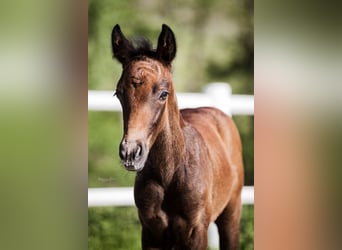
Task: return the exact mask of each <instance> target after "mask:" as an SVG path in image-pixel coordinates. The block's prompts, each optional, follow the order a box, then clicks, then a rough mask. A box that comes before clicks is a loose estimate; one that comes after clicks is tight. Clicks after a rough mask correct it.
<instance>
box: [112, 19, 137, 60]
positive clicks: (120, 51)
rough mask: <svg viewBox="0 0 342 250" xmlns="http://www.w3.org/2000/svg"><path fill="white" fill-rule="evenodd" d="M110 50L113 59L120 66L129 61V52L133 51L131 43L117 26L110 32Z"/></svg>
mask: <svg viewBox="0 0 342 250" xmlns="http://www.w3.org/2000/svg"><path fill="white" fill-rule="evenodd" d="M112 50H113V57H114V58H116V59H117V60H118V61H119V62H121V63H122V64H126V63H127V62H128V61H129V59H130V58H129V55H130V51H132V50H133V45H132V43H131V42H130V41H128V40H127V39H126V37H125V36H124V35H123V34H122V32H121V29H120V26H119V25H118V24H116V25H115V26H114V28H113V30H112Z"/></svg>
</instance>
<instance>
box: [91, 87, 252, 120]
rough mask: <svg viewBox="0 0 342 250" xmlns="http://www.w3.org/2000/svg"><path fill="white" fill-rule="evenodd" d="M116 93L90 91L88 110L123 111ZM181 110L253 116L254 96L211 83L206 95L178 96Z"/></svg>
mask: <svg viewBox="0 0 342 250" xmlns="http://www.w3.org/2000/svg"><path fill="white" fill-rule="evenodd" d="M113 94H114V91H101V90H89V91H88V110H91V111H121V105H120V102H119V101H118V99H117V98H115V97H113ZM177 99H178V105H179V108H196V107H203V106H210V107H216V108H219V109H221V110H222V111H223V112H225V113H226V114H229V115H253V114H254V96H253V95H232V89H231V87H230V85H228V84H226V83H211V84H209V85H207V87H206V88H205V90H204V93H179V94H177Z"/></svg>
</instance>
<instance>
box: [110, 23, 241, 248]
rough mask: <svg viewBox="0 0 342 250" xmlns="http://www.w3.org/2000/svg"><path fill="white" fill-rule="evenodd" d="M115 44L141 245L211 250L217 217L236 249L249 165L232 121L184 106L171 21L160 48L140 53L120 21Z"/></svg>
mask: <svg viewBox="0 0 342 250" xmlns="http://www.w3.org/2000/svg"><path fill="white" fill-rule="evenodd" d="M112 42H113V43H112V45H113V52H114V56H115V57H116V58H117V59H118V60H119V61H120V62H121V63H122V64H123V68H124V70H123V74H122V76H121V78H120V80H119V83H118V85H117V95H118V97H119V99H120V102H121V104H122V107H123V118H124V136H123V139H122V142H121V144H120V158H121V160H122V162H123V165H124V166H125V167H126V169H127V170H132V171H137V175H136V181H135V186H134V197H135V203H136V206H137V208H138V213H139V218H140V221H141V224H142V248H143V249H207V231H208V226H209V223H210V222H212V221H215V222H216V224H217V226H218V229H219V235H220V248H221V249H238V241H239V221H240V213H241V190H242V186H243V164H242V156H241V142H240V138H239V134H238V131H237V129H236V127H235V125H234V123H233V121H232V119H231V118H230V117H228V116H226V115H224V114H223V113H222V112H221V111H219V110H217V109H214V108H199V109H184V110H181V111H179V110H178V105H177V99H176V95H175V91H174V89H173V84H172V79H171V73H170V71H171V67H170V65H171V61H172V59H173V58H174V56H175V52H176V44H175V39H174V36H173V33H172V31H171V30H170V29H169V28H168V27H167V26H166V25H163V30H162V33H161V34H160V36H159V40H158V47H157V50H156V51H152V50H147V49H146V48H145V49H140V51H137V50H136V49H135V48H134V47H133V45H132V44H131V43H129V42H128V40H126V39H125V37H124V36H123V34H122V33H121V31H120V28H119V27H118V26H115V27H114V29H113V32H112ZM138 52H139V53H138Z"/></svg>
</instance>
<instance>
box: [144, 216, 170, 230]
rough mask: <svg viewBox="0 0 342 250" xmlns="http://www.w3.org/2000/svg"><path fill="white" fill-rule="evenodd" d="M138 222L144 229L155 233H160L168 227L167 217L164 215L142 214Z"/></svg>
mask: <svg viewBox="0 0 342 250" xmlns="http://www.w3.org/2000/svg"><path fill="white" fill-rule="evenodd" d="M140 220H141V221H142V224H143V226H144V227H147V228H149V229H150V231H152V232H155V233H160V232H162V231H164V230H165V229H166V228H167V227H168V217H167V215H166V214H165V213H163V212H159V213H142V214H140Z"/></svg>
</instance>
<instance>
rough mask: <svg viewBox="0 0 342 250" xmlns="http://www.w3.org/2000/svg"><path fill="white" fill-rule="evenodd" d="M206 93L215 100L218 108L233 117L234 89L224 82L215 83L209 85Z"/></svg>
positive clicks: (214, 102) (205, 90)
mask: <svg viewBox="0 0 342 250" xmlns="http://www.w3.org/2000/svg"><path fill="white" fill-rule="evenodd" d="M204 92H205V93H206V94H207V95H208V96H210V98H211V99H212V100H213V104H214V106H215V107H216V108H218V109H220V110H222V111H223V112H224V113H226V114H227V115H230V116H231V115H232V111H231V105H230V104H231V103H230V102H231V96H232V88H231V86H230V85H229V84H227V83H223V82H215V83H210V84H208V85H207V86H206V87H205V89H204Z"/></svg>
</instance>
